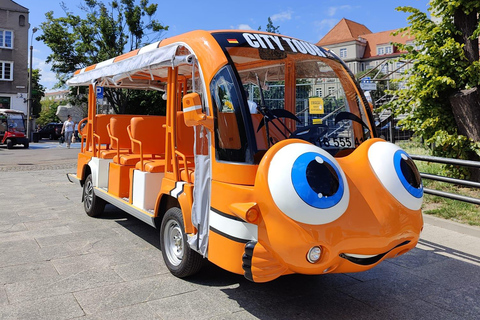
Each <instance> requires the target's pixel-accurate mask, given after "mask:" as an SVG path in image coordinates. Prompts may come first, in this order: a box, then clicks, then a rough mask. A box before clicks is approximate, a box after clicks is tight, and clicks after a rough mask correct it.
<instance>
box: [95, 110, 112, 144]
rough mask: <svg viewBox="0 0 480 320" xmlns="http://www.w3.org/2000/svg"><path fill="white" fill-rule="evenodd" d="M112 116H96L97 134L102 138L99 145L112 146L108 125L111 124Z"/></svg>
mask: <svg viewBox="0 0 480 320" xmlns="http://www.w3.org/2000/svg"><path fill="white" fill-rule="evenodd" d="M112 117H113V115H112V114H97V115H96V127H95V129H94V130H95V134H96V135H97V136H99V137H100V141H97V142H98V143H99V144H101V145H102V144H111V142H110V136H109V135H108V131H107V125H108V124H109V123H110V119H111V118H112Z"/></svg>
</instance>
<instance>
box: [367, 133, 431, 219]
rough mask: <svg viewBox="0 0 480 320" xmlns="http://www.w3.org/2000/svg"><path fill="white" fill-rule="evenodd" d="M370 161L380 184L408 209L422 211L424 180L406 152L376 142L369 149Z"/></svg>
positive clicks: (390, 144) (393, 146)
mask: <svg viewBox="0 0 480 320" xmlns="http://www.w3.org/2000/svg"><path fill="white" fill-rule="evenodd" d="M368 160H369V161H370V165H371V166H372V168H373V171H374V172H375V174H376V175H377V177H378V179H379V180H380V182H381V183H382V184H383V186H384V187H385V188H386V189H387V190H388V192H390V194H391V195H392V196H394V197H395V199H397V200H398V201H399V202H400V203H401V204H403V205H404V206H405V207H407V208H408V209H411V210H418V209H420V207H421V206H422V201H423V185H422V179H421V178H420V173H419V172H418V169H417V167H416V166H415V163H414V162H413V160H412V158H410V156H409V155H408V154H407V153H406V152H405V151H403V150H402V149H400V148H399V147H398V146H396V145H394V144H392V143H389V142H376V143H374V144H373V145H371V146H370V149H368Z"/></svg>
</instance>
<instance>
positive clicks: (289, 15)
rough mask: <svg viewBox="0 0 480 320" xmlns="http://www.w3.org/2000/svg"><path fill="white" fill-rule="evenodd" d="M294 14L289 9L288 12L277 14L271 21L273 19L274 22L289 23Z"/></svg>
mask: <svg viewBox="0 0 480 320" xmlns="http://www.w3.org/2000/svg"><path fill="white" fill-rule="evenodd" d="M292 14H293V11H292V10H290V9H289V10H287V11H283V12H280V13H275V14H274V15H273V16H271V17H270V19H272V21H287V20H291V19H292Z"/></svg>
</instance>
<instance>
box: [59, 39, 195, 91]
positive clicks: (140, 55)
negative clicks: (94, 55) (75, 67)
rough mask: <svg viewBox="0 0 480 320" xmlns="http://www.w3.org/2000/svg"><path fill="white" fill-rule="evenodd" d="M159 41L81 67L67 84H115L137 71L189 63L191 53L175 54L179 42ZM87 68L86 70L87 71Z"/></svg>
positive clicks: (154, 73)
mask: <svg viewBox="0 0 480 320" xmlns="http://www.w3.org/2000/svg"><path fill="white" fill-rule="evenodd" d="M159 44H160V42H155V43H152V44H150V45H148V46H145V47H143V48H141V49H140V50H138V52H137V53H136V55H132V56H131V57H128V58H126V59H123V60H120V61H117V62H116V61H115V60H117V58H118V57H116V58H112V59H109V60H106V61H103V62H100V63H98V64H96V65H94V66H90V67H87V68H83V69H81V70H80V72H77V73H76V74H75V75H74V76H73V77H72V78H71V79H70V80H68V81H67V84H68V85H69V86H86V85H89V84H91V83H92V82H94V81H98V82H99V83H101V84H102V85H104V86H107V85H110V86H117V85H119V82H120V81H121V80H123V79H125V78H130V77H131V76H132V75H133V74H135V73H137V72H145V73H147V74H148V73H150V75H151V80H153V75H158V74H157V73H156V72H155V71H157V72H158V69H161V68H165V67H175V66H177V65H180V64H191V63H192V61H193V59H192V58H193V55H189V56H176V52H177V49H178V47H179V46H180V44H171V45H168V46H165V47H160V48H159V47H158V46H159ZM87 69H88V71H87Z"/></svg>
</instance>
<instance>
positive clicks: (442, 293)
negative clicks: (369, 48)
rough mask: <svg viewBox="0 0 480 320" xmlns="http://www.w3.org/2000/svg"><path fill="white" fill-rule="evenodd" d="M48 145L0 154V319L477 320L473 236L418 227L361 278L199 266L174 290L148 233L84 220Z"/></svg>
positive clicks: (122, 222) (123, 218)
mask: <svg viewBox="0 0 480 320" xmlns="http://www.w3.org/2000/svg"><path fill="white" fill-rule="evenodd" d="M47 144H48V142H45V143H44V145H45V146H47ZM32 145H34V144H32ZM51 145H52V147H51V148H50V147H45V148H31V149H30V150H23V149H14V150H7V149H0V168H1V169H0V170H1V171H2V172H0V177H1V179H0V180H1V184H0V199H1V200H0V319H35V320H38V319H48V320H50V319H82V320H93V319H115V320H117V319H129V320H130V319H434V320H439V319H479V318H480V304H479V301H480V231H479V230H480V229H479V228H464V227H463V226H458V225H455V227H456V228H450V227H449V223H445V222H444V221H439V220H438V221H437V220H436V219H433V220H432V219H426V224H425V228H424V231H423V233H422V239H421V241H420V243H419V245H418V246H417V248H415V249H414V250H412V251H411V252H409V253H407V254H405V255H403V256H401V257H399V258H396V259H391V260H387V261H384V262H382V263H381V264H380V265H379V266H377V267H376V268H374V269H372V270H370V271H367V272H363V273H357V274H330V275H323V276H302V275H292V276H284V277H281V278H279V279H277V280H275V281H272V282H269V283H266V284H254V283H251V282H249V281H248V280H246V279H244V278H243V277H242V276H239V275H234V274H231V273H228V272H226V271H223V270H221V269H219V268H217V267H216V266H214V265H212V264H207V265H206V266H205V267H204V268H203V269H202V271H201V272H200V273H199V274H198V275H196V276H194V277H191V278H189V279H186V280H181V279H177V278H175V277H174V276H172V275H171V274H170V273H169V272H168V270H167V268H166V267H165V265H164V263H163V260H162V256H161V252H160V249H159V236H158V231H157V230H155V229H154V228H152V227H150V226H148V225H146V224H144V223H142V222H140V221H139V220H137V219H135V218H133V217H130V216H128V215H126V214H124V213H122V212H120V211H119V210H118V209H116V208H114V207H110V206H107V209H106V213H105V215H104V216H103V217H102V218H97V219H96V218H90V217H88V216H87V215H86V214H85V213H84V211H83V206H82V203H81V189H80V188H79V187H78V186H77V185H74V184H71V183H69V182H68V181H67V179H66V177H65V174H66V173H68V172H74V171H75V159H76V153H77V152H78V148H77V149H70V150H67V149H65V148H62V147H60V146H59V147H57V146H55V145H54V144H53V143H52V144H51ZM53 146H55V147H53ZM17 151H18V152H17ZM11 152H15V153H14V154H13V155H12V153H11ZM453 229H455V230H457V231H453ZM464 230H468V232H463V231H464Z"/></svg>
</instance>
